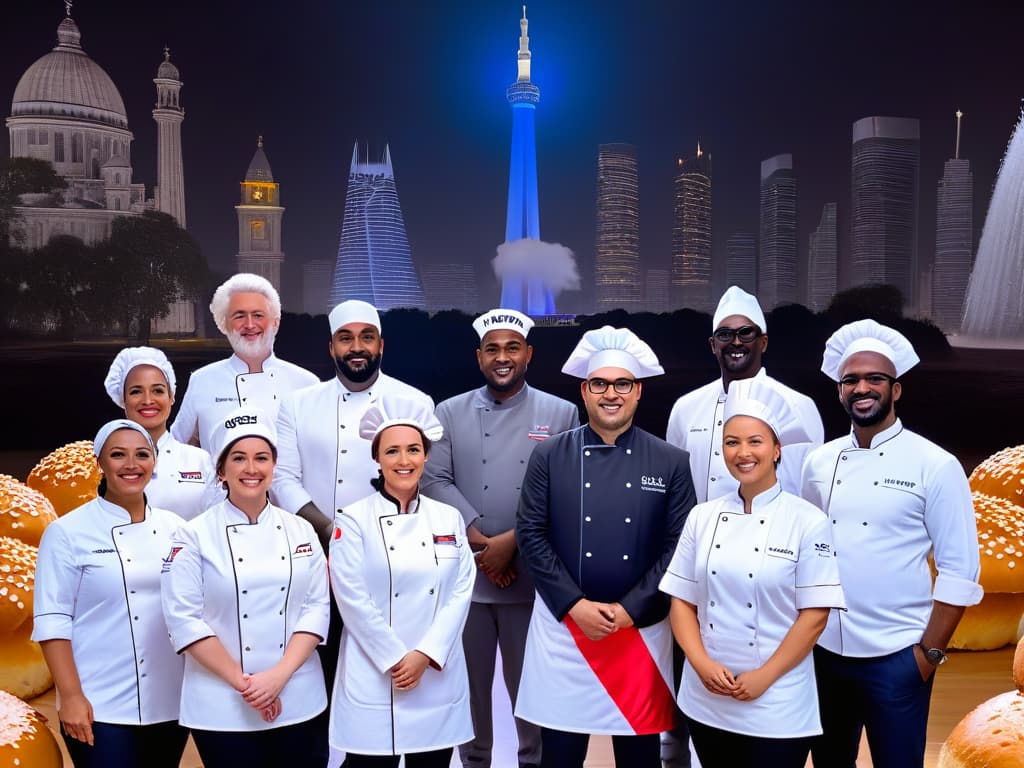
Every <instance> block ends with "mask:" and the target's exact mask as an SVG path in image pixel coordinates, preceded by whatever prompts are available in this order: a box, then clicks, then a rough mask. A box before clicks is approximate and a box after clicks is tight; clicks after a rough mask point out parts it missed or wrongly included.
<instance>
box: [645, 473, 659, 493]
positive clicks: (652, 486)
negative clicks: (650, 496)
mask: <svg viewBox="0 0 1024 768" xmlns="http://www.w3.org/2000/svg"><path fill="white" fill-rule="evenodd" d="M640 490H641V491H652V492H653V493H665V479H664V478H663V477H654V476H653V475H643V476H641V477H640Z"/></svg>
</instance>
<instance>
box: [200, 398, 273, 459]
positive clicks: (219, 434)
mask: <svg viewBox="0 0 1024 768" xmlns="http://www.w3.org/2000/svg"><path fill="white" fill-rule="evenodd" d="M243 437H262V438H263V439H264V440H266V441H267V442H268V443H270V444H271V445H272V446H273V447H274V449H275V450H276V449H277V429H275V428H274V420H273V419H271V418H270V417H269V416H268V415H267V414H266V413H264V412H263V411H261V410H259V409H258V408H236V409H235V410H233V411H231V413H229V414H228V415H227V416H225V417H224V420H223V421H221V422H220V423H219V424H218V425H217V426H216V428H215V429H214V430H213V450H212V451H210V456H212V457H213V463H214V464H215V465H217V464H220V460H221V459H222V458H223V455H224V451H226V450H227V449H228V448H229V447H230V446H231V444H232V443H234V442H236V441H238V440H241V439H242V438H243Z"/></svg>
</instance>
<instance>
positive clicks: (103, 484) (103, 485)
mask: <svg viewBox="0 0 1024 768" xmlns="http://www.w3.org/2000/svg"><path fill="white" fill-rule="evenodd" d="M96 495H97V496H99V497H100V498H102V497H104V496H106V495H107V476H106V475H103V476H102V477H101V478H100V484H99V485H97V486H96Z"/></svg>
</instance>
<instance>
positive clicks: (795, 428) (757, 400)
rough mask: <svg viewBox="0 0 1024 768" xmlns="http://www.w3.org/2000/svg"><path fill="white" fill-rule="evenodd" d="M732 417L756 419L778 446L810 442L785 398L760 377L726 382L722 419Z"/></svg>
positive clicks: (795, 413) (776, 388) (795, 412)
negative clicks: (767, 427)
mask: <svg viewBox="0 0 1024 768" xmlns="http://www.w3.org/2000/svg"><path fill="white" fill-rule="evenodd" d="M733 416H753V417H754V418H755V419H760V420H761V421H763V422H764V423H765V424H767V425H768V426H769V427H770V428H771V430H772V432H774V433H775V437H776V438H777V439H778V441H779V443H781V444H782V445H790V444H791V443H809V442H811V435H810V433H809V432H808V431H807V428H806V427H805V426H804V424H803V422H802V421H801V419H800V416H799V414H798V413H797V410H796V409H795V408H794V407H793V405H792V403H790V401H789V398H787V397H786V396H785V395H784V394H783V393H782V392H781V391H780V390H779V389H778V387H776V386H775V385H774V384H771V383H769V382H768V381H766V380H765V379H764V377H760V378H758V377H754V378H751V379H740V380H738V381H733V382H730V383H729V394H728V396H727V397H726V400H725V409H724V413H723V416H722V419H723V421H724V422H726V423H727V422H728V421H729V419H731V418H732V417H733Z"/></svg>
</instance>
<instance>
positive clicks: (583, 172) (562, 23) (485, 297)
mask: <svg viewBox="0 0 1024 768" xmlns="http://www.w3.org/2000/svg"><path fill="white" fill-rule="evenodd" d="M958 10H959V9H958V7H957V6H955V5H953V4H951V3H949V4H938V5H935V4H932V5H929V6H916V5H914V4H910V3H902V4H897V5H896V6H895V7H893V6H891V5H883V4H881V3H877V4H866V5H865V4H860V5H858V6H857V7H855V8H854V7H851V8H848V9H847V8H835V7H827V8H825V7H821V6H819V5H814V4H811V3H803V2H787V3H774V4H771V7H760V6H758V7H751V8H748V7H746V5H745V4H739V3H734V4H721V3H717V4H713V5H712V4H686V5H684V4H681V3H675V4H670V5H669V4H665V5H663V4H661V3H654V2H648V3H640V4H639V5H634V6H631V7H630V8H629V9H627V8H626V7H625V6H623V5H621V4H614V3H610V2H589V3H583V2H579V3H565V2H559V3H557V4H555V3H550V2H535V3H531V4H530V5H529V7H528V15H529V18H530V48H531V51H532V53H533V68H532V69H533V71H532V77H533V81H534V82H535V83H536V84H537V85H538V86H539V87H540V89H541V91H542V93H543V97H544V100H543V103H542V104H541V105H540V106H539V108H538V110H537V115H536V142H537V164H538V178H539V198H540V220H541V222H542V226H541V236H542V238H543V239H544V240H546V241H549V242H558V243H562V244H563V245H566V246H568V247H569V248H571V249H572V250H573V251H574V252H575V253H576V257H577V260H578V263H579V268H580V273H581V274H582V276H583V280H584V290H583V291H582V292H571V293H568V294H563V296H562V297H560V298H559V299H558V302H557V303H558V307H559V310H560V311H585V310H590V309H591V307H592V294H593V257H594V232H595V185H596V178H597V172H596V171H597V152H598V145H599V144H602V143H610V142H625V143H629V144H633V145H635V146H636V147H637V150H638V158H639V188H640V254H641V265H642V267H643V268H662V269H664V268H667V267H668V266H669V259H670V254H671V238H672V205H673V191H672V190H673V184H672V180H673V177H674V175H675V174H676V172H677V164H676V161H677V158H679V157H686V156H689V155H692V153H693V152H694V150H695V149H696V144H697V141H698V140H699V141H700V142H701V144H702V146H703V147H704V148H705V150H706V151H708V152H710V153H711V154H712V156H713V157H714V163H715V166H714V179H713V184H714V211H713V259H714V261H715V262H716V267H715V269H716V273H717V274H718V275H719V276H721V272H722V270H723V267H724V258H725V253H726V242H727V240H728V238H729V236H730V235H731V234H733V233H734V232H756V231H757V227H758V194H759V186H758V181H759V178H758V173H759V167H760V163H761V161H763V160H765V159H767V158H769V157H772V156H774V155H776V154H783V153H786V154H792V155H793V164H794V171H795V173H796V175H797V177H798V179H799V192H798V195H799V198H798V235H797V253H798V259H799V260H800V261H804V260H805V258H806V254H807V247H808V237H809V235H810V233H811V232H812V231H813V230H814V229H815V228H816V227H817V226H818V223H819V220H820V217H821V211H822V205H823V204H824V203H826V202H829V201H837V202H838V236H839V253H840V259H841V260H842V259H844V258H847V257H848V251H849V241H848V225H849V215H850V135H851V127H852V124H853V122H854V121H855V120H858V119H860V118H863V117H867V116H873V115H890V116H903V117H911V118H917V119H919V120H920V126H921V166H920V179H919V181H920V185H919V186H920V194H921V209H920V218H919V222H918V224H919V233H920V241H919V254H920V258H921V261H922V262H923V263H925V264H927V263H929V262H930V261H931V259H932V257H933V253H934V239H935V205H936V183H937V181H938V179H939V178H940V177H941V176H942V171H943V164H944V163H945V162H946V160H948V159H949V158H951V157H952V156H953V148H954V139H955V118H954V112H955V110H957V109H961V110H963V112H964V115H965V117H964V122H963V134H962V139H961V149H960V156H961V157H962V158H965V159H967V160H969V161H970V164H971V170H972V173H973V174H974V179H975V216H974V227H975V233H974V238H975V242H977V239H978V238H979V237H980V233H981V227H982V225H983V223H984V216H985V212H986V210H987V206H988V201H989V197H990V193H991V188H992V184H993V182H994V180H995V174H996V170H997V168H998V163H999V160H1000V158H1001V157H1002V154H1003V152H1004V150H1005V148H1006V144H1007V141H1008V140H1009V138H1010V135H1011V132H1012V130H1013V126H1014V124H1015V123H1016V120H1017V118H1018V114H1019V109H1020V99H1021V97H1022V96H1024V81H1022V78H1020V77H1019V75H1018V74H1017V73H1018V72H1019V67H1018V66H1017V62H1016V61H1015V58H1014V55H1013V54H1014V50H1015V45H1014V43H1015V40H1014V34H1015V31H1016V30H1017V29H1019V28H1020V22H1021V21H1022V20H1024V10H1021V9H1015V10H1011V11H1005V10H1002V9H996V8H995V7H991V8H984V7H982V8H974V9H972V10H971V13H970V15H968V16H960V15H958ZM520 14H521V6H520V5H518V4H515V3H497V2H481V3H475V2H469V1H465V2H456V1H455V0H452V1H451V2H442V3H437V4H435V5H431V6H429V7H428V6H424V5H422V4H419V3H414V2H406V3H395V2H388V3H373V4H365V5H362V4H361V5H349V4H347V3H326V2H320V3H313V2H298V3H292V4H289V5H288V6H287V7H286V8H282V7H280V6H279V5H278V4H273V3H268V2H253V3H240V2H237V3H236V2H228V3H218V4H216V5H215V6H214V7H213V8H212V9H210V8H206V7H204V6H200V5H199V4H193V3H182V4H177V5H175V6H156V5H151V6H139V5H137V4H132V3H128V2H124V1H123V0H104V2H103V3H102V4H100V3H98V2H95V0H91V1H89V0H78V1H77V2H76V3H75V4H74V7H73V10H72V16H73V17H74V19H75V21H76V22H77V23H78V26H79V27H80V29H81V32H82V44H83V47H84V48H85V50H86V52H87V53H88V54H89V56H90V57H91V58H93V59H94V60H95V61H96V62H97V63H98V64H100V65H101V66H102V67H103V68H104V69H105V70H106V71H107V73H108V74H109V75H110V76H111V78H112V79H113V81H114V83H115V85H116V86H117V88H118V89H119V90H120V92H121V95H122V96H123V98H124V101H125V105H126V107H127V111H128V121H129V128H130V129H131V130H132V131H133V133H134V135H135V140H134V144H133V163H134V165H135V169H134V171H135V173H134V177H135V179H136V180H139V181H143V182H145V183H146V185H147V188H149V189H151V188H152V185H153V184H154V183H155V181H156V163H155V147H156V126H155V125H154V123H153V121H152V117H151V115H150V111H151V110H152V108H153V103H154V95H153V83H152V78H153V74H154V73H155V71H156V68H157V65H158V64H159V63H160V61H161V60H162V50H163V46H164V45H168V46H169V47H170V49H171V57H172V60H173V61H174V63H175V64H176V65H177V67H178V68H179V69H180V71H181V80H182V81H183V83H184V86H183V87H182V90H181V104H182V107H183V108H184V110H185V115H186V118H185V121H184V124H183V126H182V146H183V155H184V164H185V187H186V195H185V197H186V206H187V210H188V224H189V230H190V231H191V232H192V234H193V235H194V236H195V237H196V238H197V239H198V240H199V242H200V244H201V246H202V248H203V251H204V254H205V255H206V257H207V260H208V261H209V263H210V265H211V268H213V269H215V270H219V271H232V270H233V268H234V255H235V253H236V252H237V249H238V241H237V222H236V220H235V213H234V206H235V205H236V204H237V194H238V184H239V182H240V181H242V179H243V178H244V176H245V171H246V167H247V166H248V163H249V160H250V158H251V156H252V149H253V146H254V143H255V140H256V137H257V136H258V135H263V136H264V140H265V142H266V144H265V146H266V152H267V154H268V156H269V158H270V161H271V163H272V164H273V168H274V175H275V180H276V181H280V184H281V203H282V205H283V206H284V207H285V208H286V209H287V210H286V213H285V217H284V229H283V231H284V244H283V250H284V252H285V254H286V262H285V267H284V281H285V288H284V293H285V298H286V304H291V305H292V306H297V305H299V303H300V301H301V294H302V264H303V263H305V262H307V261H311V260H314V259H331V258H332V257H333V255H334V254H336V253H337V248H338V234H339V231H340V225H341V218H342V213H343V210H344V199H345V188H346V182H347V176H348V166H349V163H350V159H351V147H352V145H353V143H354V142H355V141H360V142H361V143H362V142H367V143H368V144H369V146H370V148H371V152H377V153H379V152H380V151H382V150H383V147H384V144H385V143H387V144H390V146H391V149H392V152H393V153H394V155H395V157H396V165H395V176H396V179H397V182H398V185H399V187H400V189H401V200H402V212H403V214H404V217H405V221H406V228H407V233H408V238H409V243H410V247H411V250H412V255H413V259H414V261H415V262H416V264H417V266H418V267H419V268H420V269H421V270H423V269H425V268H428V267H429V265H430V264H432V263H438V264H440V263H454V262H461V263H469V264H473V265H474V266H475V267H476V270H477V274H478V275H479V276H480V277H481V278H482V279H481V286H480V302H481V304H484V305H489V304H493V303H496V302H497V298H498V287H497V281H495V280H494V279H493V277H492V275H491V271H490V261H491V259H492V258H493V257H494V254H495V248H496V246H497V245H498V244H499V243H500V242H501V240H502V236H503V231H504V219H505V210H506V196H507V191H508V162H509V156H508V153H509V141H510V137H511V119H510V115H509V107H508V104H507V102H506V101H505V88H506V87H507V86H508V84H509V83H510V82H512V81H513V80H514V79H515V75H516V63H515V60H516V51H517V47H518V36H519V27H518V21H519V17H520ZM63 15H64V8H63V3H60V2H37V3H33V4H31V6H30V7H26V8H24V9H19V12H18V14H17V18H16V19H15V18H12V19H11V22H10V23H8V24H5V25H4V27H3V29H2V30H0V46H2V48H0V50H3V51H4V53H3V55H2V57H0V60H2V61H3V66H2V67H0V98H3V99H4V100H5V102H4V110H5V115H6V114H9V106H10V98H11V96H12V95H13V92H14V86H15V84H16V83H17V81H18V78H19V77H20V76H21V74H22V73H23V72H24V71H25V69H27V68H28V66H29V65H30V64H31V63H32V62H33V61H35V60H36V59H37V58H39V57H40V56H42V55H43V54H44V53H46V52H47V51H48V50H49V49H50V48H51V47H52V46H53V45H54V42H55V30H56V27H57V24H58V23H59V21H60V19H61V18H62V17H63ZM869 21H870V23H869ZM0 152H3V154H4V155H7V154H8V153H9V146H8V137H7V133H6V131H4V132H3V138H0ZM641 280H642V276H641Z"/></svg>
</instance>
